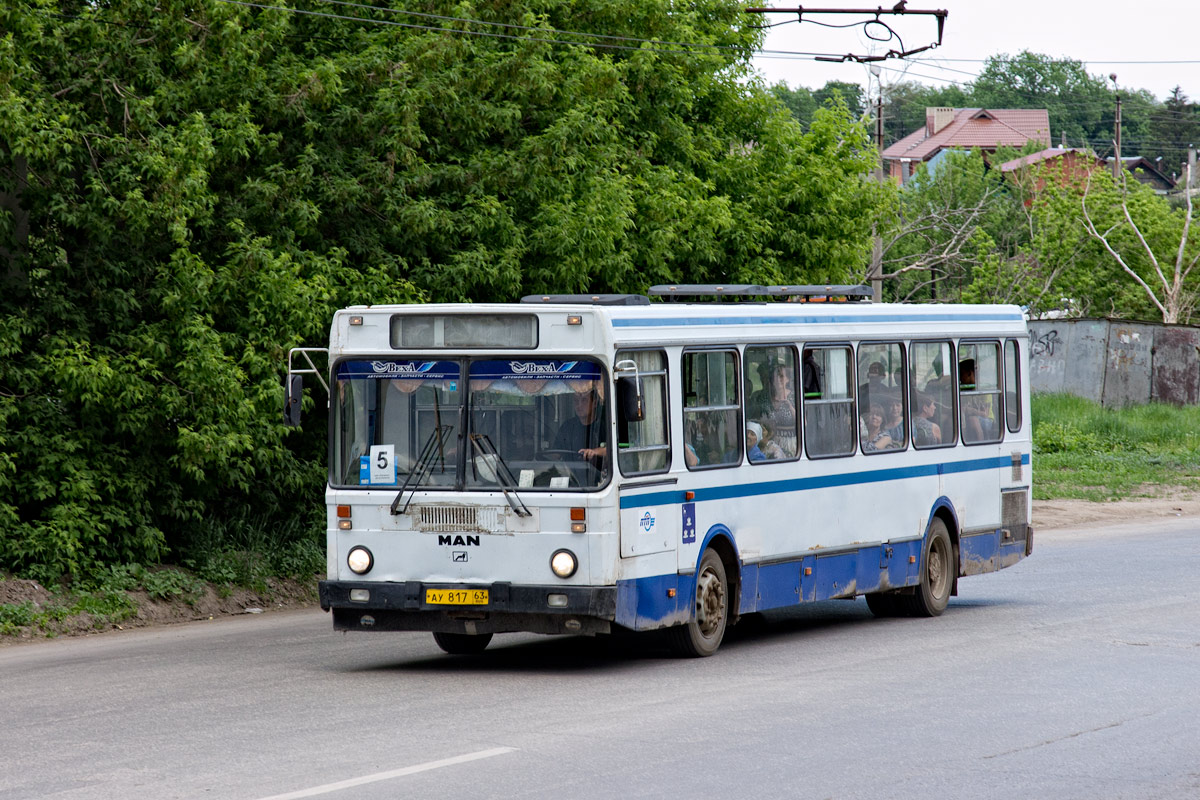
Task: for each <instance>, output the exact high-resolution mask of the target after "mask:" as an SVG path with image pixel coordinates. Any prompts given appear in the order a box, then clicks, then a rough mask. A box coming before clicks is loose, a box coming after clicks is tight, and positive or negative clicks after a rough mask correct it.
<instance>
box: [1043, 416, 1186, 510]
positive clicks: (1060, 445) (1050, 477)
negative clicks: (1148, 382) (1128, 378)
mask: <svg viewBox="0 0 1200 800" xmlns="http://www.w3.org/2000/svg"><path fill="white" fill-rule="evenodd" d="M1033 457H1034V462H1033V470H1034V471H1033V496H1034V498H1035V499H1038V500H1053V499H1059V498H1077V499H1081V500H1092V501H1099V502H1103V501H1108V500H1124V499H1127V498H1131V497H1160V496H1164V495H1166V494H1169V493H1172V492H1177V491H1180V490H1183V491H1200V407H1197V406H1184V407H1178V406H1169V405H1162V404H1158V403H1151V404H1150V405H1145V406H1132V407H1130V408H1123V409H1109V408H1103V407H1101V406H1100V405H1099V404H1098V403H1094V402H1092V401H1090V400H1084V399H1082V398H1079V397H1072V396H1070V395H1057V394H1056V395H1035V396H1034V398H1033Z"/></svg>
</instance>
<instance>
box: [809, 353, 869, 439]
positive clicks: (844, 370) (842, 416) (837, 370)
mask: <svg viewBox="0 0 1200 800" xmlns="http://www.w3.org/2000/svg"><path fill="white" fill-rule="evenodd" d="M804 363H805V364H806V365H810V369H811V370H812V373H811V376H812V380H813V381H814V384H815V385H817V386H819V387H820V388H819V390H818V391H812V392H810V391H807V390H806V391H805V392H804V440H805V442H806V443H807V444H806V447H807V452H808V457H809V458H824V457H828V456H848V455H850V454H851V453H853V452H854V441H855V435H854V434H855V428H856V427H857V425H856V423H855V415H854V384H853V369H852V365H853V356H852V355H851V352H850V348H849V347H847V346H842V345H834V346H829V347H810V348H805V350H804Z"/></svg>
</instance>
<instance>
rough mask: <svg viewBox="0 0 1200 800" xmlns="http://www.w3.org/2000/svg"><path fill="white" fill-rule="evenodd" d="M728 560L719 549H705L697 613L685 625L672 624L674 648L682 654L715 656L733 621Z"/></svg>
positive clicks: (698, 590) (697, 592)
mask: <svg viewBox="0 0 1200 800" xmlns="http://www.w3.org/2000/svg"><path fill="white" fill-rule="evenodd" d="M728 586H729V584H728V581H727V580H726V576H725V564H724V563H722V561H721V557H720V556H719V555H717V553H716V551H715V550H712V549H708V550H705V551H704V557H703V558H701V559H700V568H699V569H698V570H696V600H695V613H694V614H693V615H692V619H691V620H690V621H689V622H687V623H686V624H684V625H680V626H678V627H675V628H671V630H670V634H671V649H672V650H673V651H674V652H675V653H676V654H677V655H681V656H685V657H688V658H702V657H704V656H711V655H712V654H713V653H715V652H717V648H718V647H720V646H721V640H722V639H723V638H725V627H726V626H727V625H728V623H729V591H728Z"/></svg>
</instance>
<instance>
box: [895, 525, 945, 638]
mask: <svg viewBox="0 0 1200 800" xmlns="http://www.w3.org/2000/svg"><path fill="white" fill-rule="evenodd" d="M955 572H956V570H955V564H954V547H953V546H952V545H951V544H950V533H949V532H948V531H947V530H946V523H945V522H943V521H942V518H941V517H934V518H933V521H932V522H930V523H929V534H928V535H927V536H926V537H925V549H924V552H923V553H922V554H921V582H920V583H919V584H918V585H917V587H916V591H915V592H913V593H912V594H911V595H904V600H905V601H906V603H905V604H906V605H907V611H908V614H909V616H913V617H936V616H939V615H940V614H941V613H942V612H943V611H945V610H946V605H947V604H948V603H949V602H950V591H951V589H953V588H954V575H955Z"/></svg>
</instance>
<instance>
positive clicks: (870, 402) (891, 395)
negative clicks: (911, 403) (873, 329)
mask: <svg viewBox="0 0 1200 800" xmlns="http://www.w3.org/2000/svg"><path fill="white" fill-rule="evenodd" d="M858 379H859V381H860V382H859V384H858V418H859V439H860V441H861V443H862V449H863V452H864V453H878V452H887V451H896V450H903V449H904V448H905V447H906V446H907V442H908V415H907V408H908V403H907V402H905V394H906V387H905V380H904V347H903V345H901V344H899V343H896V342H892V343H888V344H860V345H859V346H858Z"/></svg>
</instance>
